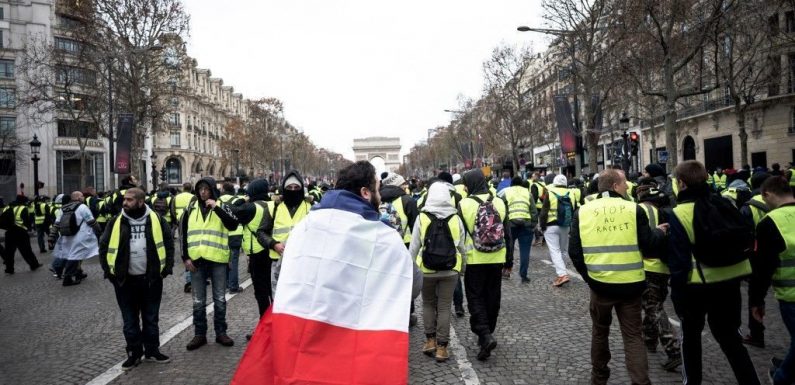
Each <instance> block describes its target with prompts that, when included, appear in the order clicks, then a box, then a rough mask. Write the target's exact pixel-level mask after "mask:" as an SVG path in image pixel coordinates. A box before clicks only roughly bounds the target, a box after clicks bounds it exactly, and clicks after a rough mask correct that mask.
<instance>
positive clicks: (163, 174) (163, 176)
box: [160, 166, 166, 182]
mask: <svg viewBox="0 0 795 385" xmlns="http://www.w3.org/2000/svg"><path fill="white" fill-rule="evenodd" d="M160 181H161V182H165V181H166V166H163V167H162V168H161V169H160Z"/></svg>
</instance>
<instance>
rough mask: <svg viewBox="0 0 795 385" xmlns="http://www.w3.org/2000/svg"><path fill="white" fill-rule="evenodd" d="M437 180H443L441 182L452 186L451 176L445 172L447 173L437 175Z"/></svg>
mask: <svg viewBox="0 0 795 385" xmlns="http://www.w3.org/2000/svg"><path fill="white" fill-rule="evenodd" d="M437 178H439V179H441V180H443V181H445V182H447V183H450V184H453V176H452V175H450V173H449V172H447V171H442V172H440V173H439V175H437Z"/></svg>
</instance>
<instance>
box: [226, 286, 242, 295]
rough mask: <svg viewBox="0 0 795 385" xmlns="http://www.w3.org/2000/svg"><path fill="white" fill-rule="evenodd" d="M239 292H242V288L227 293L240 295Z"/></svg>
mask: <svg viewBox="0 0 795 385" xmlns="http://www.w3.org/2000/svg"><path fill="white" fill-rule="evenodd" d="M241 292H243V288H242V287H238V288H237V289H229V293H230V294H237V293H241Z"/></svg>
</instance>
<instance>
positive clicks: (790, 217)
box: [767, 206, 795, 302]
mask: <svg viewBox="0 0 795 385" xmlns="http://www.w3.org/2000/svg"><path fill="white" fill-rule="evenodd" d="M767 216H768V217H770V219H771V220H773V223H775V225H776V228H777V229H778V232H779V233H780V234H781V237H782V238H784V244H785V245H786V248H785V249H784V251H782V252H781V253H780V254H779V255H778V258H779V260H780V261H781V263H780V265H779V267H778V268H776V272H775V273H774V274H773V292H774V293H775V295H776V299H778V300H781V301H787V302H795V206H784V207H780V208H778V209H775V210H773V211H771V212H770V213H768V214H767Z"/></svg>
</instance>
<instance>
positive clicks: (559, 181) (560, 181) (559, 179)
mask: <svg viewBox="0 0 795 385" xmlns="http://www.w3.org/2000/svg"><path fill="white" fill-rule="evenodd" d="M552 184H553V185H555V186H560V187H566V186H568V185H569V181H568V180H567V179H566V175H556V176H555V179H553V180H552Z"/></svg>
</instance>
